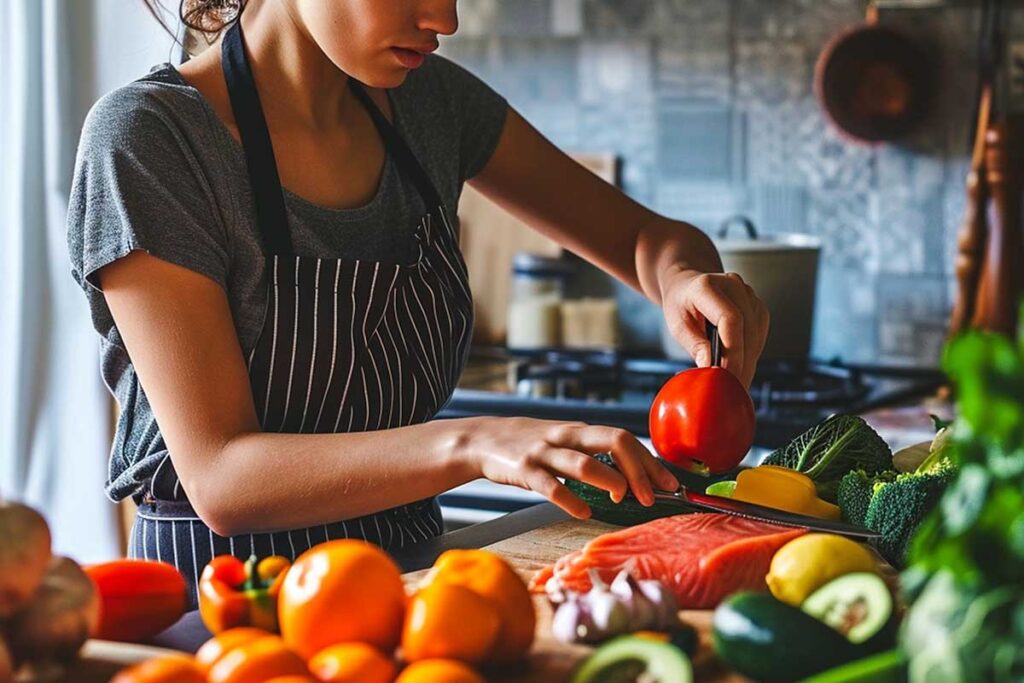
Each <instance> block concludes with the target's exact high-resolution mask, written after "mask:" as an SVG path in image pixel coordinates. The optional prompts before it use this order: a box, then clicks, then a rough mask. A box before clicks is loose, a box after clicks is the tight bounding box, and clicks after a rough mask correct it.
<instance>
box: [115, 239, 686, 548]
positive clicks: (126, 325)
mask: <svg viewBox="0 0 1024 683" xmlns="http://www.w3.org/2000/svg"><path fill="white" fill-rule="evenodd" d="M100 283H101V285H102V287H103V291H104V294H105V297H106V300H107V302H108V305H109V306H110V310H111V312H112V313H113V316H114V320H115V321H116V323H117V327H118V330H119V331H120V333H121V337H122V339H123V340H124V343H125V346H126V348H127V350H128V353H129V355H130V357H131V359H132V363H133V365H134V367H135V370H136V372H137V373H138V375H139V379H140V381H141V383H142V386H143V389H144V390H145V392H146V395H147V397H148V398H149V401H150V404H151V405H152V407H153V411H154V413H155V415H156V418H157V423H158V424H159V425H160V431H161V433H162V435H163V437H164V440H165V441H166V443H167V447H168V450H169V452H170V453H171V458H172V461H173V463H174V466H175V469H176V471H177V473H178V476H179V477H180V479H181V483H182V486H183V487H184V489H185V492H186V494H187V495H188V497H189V500H190V501H191V502H192V505H193V507H194V508H195V510H196V512H197V514H199V516H200V517H201V518H202V519H203V520H204V521H205V522H206V523H207V524H208V525H209V526H210V528H212V529H213V530H214V531H215V532H217V533H219V534H221V535H233V534H238V533H245V532H252V531H266V530H277V529H290V528H299V527H304V526H311V525H316V524H322V523H325V522H332V521H336V520H340V519H348V518H352V517H356V516H360V515H364V514H369V513H372V512H377V511H379V510H383V509H386V508H390V507H394V506H396V505H401V504H403V503H409V502H412V501H415V500H419V499H422V498H426V497H429V496H432V495H436V494H437V493H439V492H441V491H444V490H447V489H449V488H452V487H454V486H457V485H459V484H462V483H465V482H467V481H470V480H472V479H475V478H477V477H481V476H486V477H487V478H489V479H492V480H494V481H499V482H501V483H507V484H513V485H517V486H521V487H523V488H529V489H532V490H535V491H537V492H539V493H541V494H542V495H545V496H547V497H548V498H550V499H551V500H552V501H553V502H555V503H556V504H558V505H560V506H562V507H563V508H564V509H566V510H567V511H569V512H570V513H571V514H574V515H576V516H580V517H585V516H586V515H587V514H588V512H589V511H588V509H587V507H586V506H585V505H584V504H583V503H582V502H581V501H579V500H578V499H577V498H576V497H575V496H573V495H572V494H571V493H569V492H568V490H567V489H565V487H564V486H563V485H562V484H560V483H559V482H558V481H557V480H556V479H555V476H565V475H568V476H573V477H576V478H582V479H584V480H586V481H590V482H591V483H593V484H594V485H596V486H599V487H601V488H603V489H605V490H608V491H610V492H612V495H613V497H616V498H621V497H622V496H623V495H625V492H626V487H627V485H628V486H630V487H631V488H632V489H633V491H634V492H636V493H637V495H638V496H640V498H641V499H642V500H649V501H651V502H653V499H652V498H650V490H651V480H652V479H653V480H654V481H655V482H656V484H657V485H659V486H661V487H671V486H672V485H673V483H674V479H673V478H672V477H671V475H669V474H668V473H667V471H665V470H664V469H663V468H662V467H661V466H660V465H658V464H657V463H656V462H655V461H654V459H653V458H652V457H651V456H650V455H649V454H648V453H647V452H646V451H645V450H644V449H643V447H642V446H641V445H640V444H639V443H637V442H636V440H635V439H633V438H632V437H630V436H629V435H628V434H626V433H624V432H623V431H622V430H616V429H612V428H608V427H592V426H587V425H582V424H577V423H559V422H550V421H545V420H521V419H500V418H471V419H465V420H438V421H433V422H428V423H426V424H422V425H415V426H409V427H402V428H397V429H387V430H380V431H375V432H362V433H349V434H275V433H264V432H261V431H260V425H259V423H258V420H257V417H256V410H255V407H254V405H253V400H252V393H251V388H250V384H249V377H248V374H247V371H246V367H245V362H244V359H243V354H242V350H241V348H240V346H239V343H238V338H237V335H236V333H235V329H234V326H233V324H232V318H231V313H230V309H229V307H228V303H227V298H226V296H225V293H224V291H223V289H222V288H221V287H220V286H219V285H217V284H216V283H215V282H214V281H212V280H210V279H208V278H206V277H205V276H203V275H199V274H197V273H195V272H193V271H191V270H188V269H186V268H182V267H180V266H177V265H174V264H171V263H168V262H166V261H163V260H160V259H158V258H156V257H153V256H150V255H149V254H146V253H145V252H141V251H135V252H132V253H131V254H129V255H128V256H126V257H125V258H122V259H120V260H118V261H116V262H114V263H112V264H110V265H108V266H106V267H105V268H103V269H102V270H101V271H100ZM605 450H608V451H612V452H613V454H614V455H615V457H616V459H617V461H618V462H619V465H620V468H621V469H622V470H623V471H624V473H625V474H626V477H625V478H623V477H622V476H621V475H619V474H618V473H616V472H614V471H613V470H611V469H610V468H607V467H605V466H603V465H600V464H599V463H597V462H596V461H594V460H593V459H592V458H590V457H587V454H591V453H596V452H600V451H605Z"/></svg>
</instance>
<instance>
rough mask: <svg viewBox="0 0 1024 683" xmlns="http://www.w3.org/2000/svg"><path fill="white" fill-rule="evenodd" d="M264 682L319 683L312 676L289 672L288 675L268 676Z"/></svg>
mask: <svg viewBox="0 0 1024 683" xmlns="http://www.w3.org/2000/svg"><path fill="white" fill-rule="evenodd" d="M264 683H317V681H316V679H315V678H313V677H312V676H303V675H301V674H289V675H287V676H274V677H273V678H268V679H267V680H266V681H264Z"/></svg>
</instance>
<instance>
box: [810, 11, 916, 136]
mask: <svg viewBox="0 0 1024 683" xmlns="http://www.w3.org/2000/svg"><path fill="white" fill-rule="evenodd" d="M933 89H934V70H933V67H932V62H931V60H930V59H929V57H928V54H927V53H926V52H925V50H924V49H923V48H921V47H920V46H919V45H918V44H917V43H915V42H914V41H913V40H911V39H910V38H908V37H907V36H906V35H904V34H903V33H901V32H900V31H898V30H896V29H893V28H890V27H885V26H879V25H878V11H877V8H875V6H874V4H873V3H872V4H871V5H869V6H868V12H867V22H866V23H864V24H861V25H859V26H855V27H853V28H850V29H847V30H845V31H843V32H842V33H840V34H839V35H837V36H835V37H834V38H833V39H832V40H831V41H829V43H828V44H827V45H826V46H825V48H824V49H823V50H822V52H821V55H820V56H819V57H818V62H817V65H816V66H815V70H814V92H815V95H816V96H817V98H818V102H819V103H821V106H822V108H823V109H824V111H825V114H826V116H827V117H828V118H829V120H831V122H832V123H833V124H834V125H835V126H836V127H837V128H838V129H839V130H840V131H841V132H842V133H843V134H845V135H846V136H847V137H849V138H852V139H854V140H857V141H860V142H867V143H878V142H885V141H890V140H895V139H897V138H900V137H903V136H904V135H906V134H907V133H909V132H911V131H912V130H913V129H914V128H915V127H916V126H917V125H918V124H919V123H920V122H921V121H922V120H923V119H924V117H925V115H926V114H927V112H928V107H929V104H930V101H931V99H932V94H933V93H932V91H933Z"/></svg>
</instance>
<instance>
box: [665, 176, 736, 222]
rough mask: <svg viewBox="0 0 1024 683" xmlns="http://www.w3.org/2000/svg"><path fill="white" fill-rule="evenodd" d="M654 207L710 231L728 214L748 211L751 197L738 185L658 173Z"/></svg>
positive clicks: (667, 214)
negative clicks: (673, 177) (691, 179)
mask: <svg viewBox="0 0 1024 683" xmlns="http://www.w3.org/2000/svg"><path fill="white" fill-rule="evenodd" d="M653 207H654V208H655V210H657V211H658V212H659V213H661V214H663V215H665V216H668V217H670V218H675V219H677V220H683V221H687V222H689V223H693V224H694V225H696V226H697V227H698V228H700V229H701V230H704V231H705V232H707V233H709V234H713V233H715V232H716V231H717V230H718V228H719V226H720V225H721V224H722V221H724V220H725V219H726V218H728V217H729V216H731V215H734V214H737V213H743V214H747V213H749V212H750V201H749V196H748V194H747V192H746V191H745V190H744V188H742V187H740V186H736V185H731V184H728V183H710V182H687V181H680V180H668V179H666V178H664V177H663V176H661V175H660V174H659V176H658V181H657V186H656V188H655V196H654V204H653Z"/></svg>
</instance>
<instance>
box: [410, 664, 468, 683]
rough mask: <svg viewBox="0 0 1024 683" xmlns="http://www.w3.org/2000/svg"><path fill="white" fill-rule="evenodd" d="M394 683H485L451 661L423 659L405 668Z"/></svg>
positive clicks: (461, 665) (462, 665)
mask: <svg viewBox="0 0 1024 683" xmlns="http://www.w3.org/2000/svg"><path fill="white" fill-rule="evenodd" d="M395 683H485V682H484V679H483V676H481V675H480V674H478V673H477V672H476V671H473V669H471V668H469V667H468V666H466V665H465V664H463V663H462V662H458V661H455V660H452V659H424V660H422V661H419V662H415V663H413V664H410V665H409V666H407V667H406V668H405V669H404V670H403V671H402V673H401V674H399V676H398V678H396V679H395Z"/></svg>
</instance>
